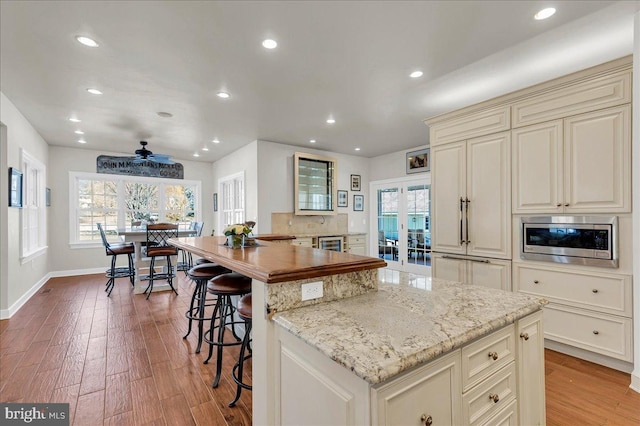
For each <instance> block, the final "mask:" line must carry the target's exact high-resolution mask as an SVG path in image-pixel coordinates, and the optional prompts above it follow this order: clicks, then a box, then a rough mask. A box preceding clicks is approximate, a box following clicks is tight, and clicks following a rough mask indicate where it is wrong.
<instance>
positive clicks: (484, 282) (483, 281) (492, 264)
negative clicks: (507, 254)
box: [467, 259, 511, 291]
mask: <svg viewBox="0 0 640 426" xmlns="http://www.w3.org/2000/svg"><path fill="white" fill-rule="evenodd" d="M467 274H468V278H467V282H468V283H469V284H475V285H481V286H484V287H491V288H496V289H498V290H505V291H511V261H509V260H496V259H483V260H474V259H470V260H468V261H467Z"/></svg>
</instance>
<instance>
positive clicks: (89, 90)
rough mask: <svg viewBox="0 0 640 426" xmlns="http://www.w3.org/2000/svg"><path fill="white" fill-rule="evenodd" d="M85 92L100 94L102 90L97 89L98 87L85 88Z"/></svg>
mask: <svg viewBox="0 0 640 426" xmlns="http://www.w3.org/2000/svg"><path fill="white" fill-rule="evenodd" d="M87 92H89V93H91V94H92V95H102V92H101V91H99V90H98V89H91V88H89V89H87Z"/></svg>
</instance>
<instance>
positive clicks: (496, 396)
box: [489, 393, 500, 404]
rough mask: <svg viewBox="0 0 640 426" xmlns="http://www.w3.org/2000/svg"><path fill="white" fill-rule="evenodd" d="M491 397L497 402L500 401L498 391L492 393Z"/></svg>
mask: <svg viewBox="0 0 640 426" xmlns="http://www.w3.org/2000/svg"><path fill="white" fill-rule="evenodd" d="M489 399H490V400H492V401H493V402H494V403H495V404H497V403H498V401H500V397H499V396H498V394H497V393H490V394H489Z"/></svg>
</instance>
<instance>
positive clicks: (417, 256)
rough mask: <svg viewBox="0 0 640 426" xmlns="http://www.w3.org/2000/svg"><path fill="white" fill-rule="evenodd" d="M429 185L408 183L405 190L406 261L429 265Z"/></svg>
mask: <svg viewBox="0 0 640 426" xmlns="http://www.w3.org/2000/svg"><path fill="white" fill-rule="evenodd" d="M430 192H431V188H430V185H426V184H422V185H408V186H407V187H406V191H405V194H406V196H405V203H406V204H405V205H406V212H407V216H406V219H407V222H406V223H407V263H409V264H414V265H423V266H431V233H430V232H429V212H430V209H429V207H430V206H429V200H430V199H431V195H430Z"/></svg>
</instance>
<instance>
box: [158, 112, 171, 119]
mask: <svg viewBox="0 0 640 426" xmlns="http://www.w3.org/2000/svg"><path fill="white" fill-rule="evenodd" d="M156 114H158V115H159V116H160V117H162V118H171V117H173V114H171V113H170V112H165V111H160V112H157V113H156Z"/></svg>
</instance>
